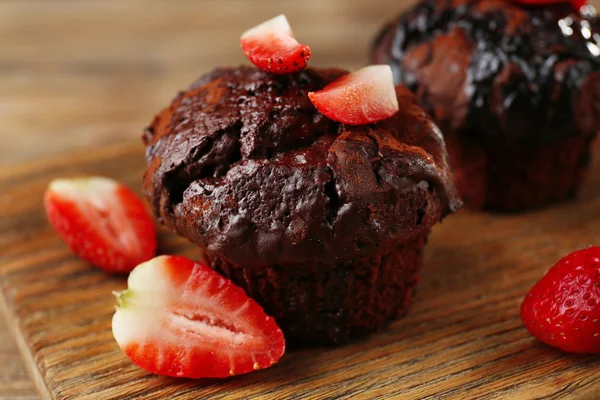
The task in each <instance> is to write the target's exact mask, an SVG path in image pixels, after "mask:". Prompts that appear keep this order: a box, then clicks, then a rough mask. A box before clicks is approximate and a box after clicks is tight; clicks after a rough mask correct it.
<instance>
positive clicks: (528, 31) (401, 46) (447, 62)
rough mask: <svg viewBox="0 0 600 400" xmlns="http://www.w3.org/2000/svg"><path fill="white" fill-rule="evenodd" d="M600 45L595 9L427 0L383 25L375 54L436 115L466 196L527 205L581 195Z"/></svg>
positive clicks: (598, 123)
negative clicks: (579, 9)
mask: <svg viewBox="0 0 600 400" xmlns="http://www.w3.org/2000/svg"><path fill="white" fill-rule="evenodd" d="M599 46H600V22H599V21H598V19H597V18H596V16H595V10H594V9H593V8H592V7H591V6H586V7H583V8H582V9H581V12H578V11H576V10H575V9H574V8H573V7H571V6H570V5H569V4H554V5H540V6H523V5H519V4H516V3H512V2H509V1H505V0H425V1H422V2H420V3H418V5H416V6H415V7H414V8H412V9H411V10H409V11H407V12H405V13H403V14H402V15H400V17H399V18H397V19H396V20H395V21H393V22H392V23H390V24H388V25H387V26H386V27H385V28H384V29H383V30H382V32H381V33H380V34H379V36H378V37H377V39H376V40H375V43H374V47H373V50H372V61H373V62H375V63H380V64H390V65H391V66H392V70H393V71H394V79H395V81H396V83H400V84H404V85H406V86H407V87H408V88H409V89H410V90H411V91H413V92H414V93H415V95H416V98H417V101H418V102H419V104H421V105H422V106H423V107H424V108H425V109H426V110H427V111H428V112H429V113H430V114H431V115H432V116H433V117H434V120H435V122H437V124H438V126H439V127H440V128H441V130H442V132H443V134H444V137H445V139H446V145H447V147H448V152H449V155H450V162H451V165H452V167H453V170H454V174H455V181H456V185H457V188H458V190H459V193H460V194H461V197H462V198H463V200H464V201H465V203H466V204H467V205H468V206H470V207H475V208H480V207H484V208H487V209H491V210H500V211H517V210H523V209H528V208H535V207H540V206H544V205H547V204H550V203H552V202H555V201H560V200H564V199H566V198H568V197H570V196H573V195H574V194H576V192H577V190H578V188H579V187H580V185H581V183H582V181H583V179H584V176H585V172H586V170H587V168H588V165H589V162H590V147H591V144H592V142H593V140H594V138H595V137H596V134H597V133H598V130H599V129H600V58H599V56H600V47H599Z"/></svg>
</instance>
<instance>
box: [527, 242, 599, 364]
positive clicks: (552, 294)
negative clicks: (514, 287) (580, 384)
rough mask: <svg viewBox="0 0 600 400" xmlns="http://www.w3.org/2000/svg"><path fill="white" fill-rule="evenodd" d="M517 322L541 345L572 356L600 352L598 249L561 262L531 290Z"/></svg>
mask: <svg viewBox="0 0 600 400" xmlns="http://www.w3.org/2000/svg"><path fill="white" fill-rule="evenodd" d="M521 319H522V320H523V323H524V324H525V327H526V328H527V330H529V332H530V333H531V334H532V335H533V336H535V337H536V338H538V339H539V340H541V341H542V342H544V343H546V344H548V345H550V346H553V347H558V348H559V349H562V350H565V351H568V352H572V353H600V247H589V248H587V249H584V250H579V251H576V252H574V253H571V254H569V255H567V256H566V257H564V258H563V259H561V260H560V261H559V262H558V263H557V264H556V265H555V266H554V267H552V268H551V269H550V271H548V273H547V274H546V275H545V276H544V277H543V278H542V279H541V280H540V281H539V282H538V283H537V284H536V285H535V286H534V287H533V288H532V289H531V291H530V292H529V293H528V294H527V296H526V297H525V299H524V300H523V303H522V305H521Z"/></svg>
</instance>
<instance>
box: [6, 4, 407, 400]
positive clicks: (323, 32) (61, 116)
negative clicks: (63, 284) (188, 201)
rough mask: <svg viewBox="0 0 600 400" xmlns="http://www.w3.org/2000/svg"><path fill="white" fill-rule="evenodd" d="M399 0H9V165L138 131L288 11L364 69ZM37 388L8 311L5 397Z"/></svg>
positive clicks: (316, 58) (313, 36) (320, 61)
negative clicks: (244, 37)
mask: <svg viewBox="0 0 600 400" xmlns="http://www.w3.org/2000/svg"><path fill="white" fill-rule="evenodd" d="M402 3H403V1H402V0H401V1H397V0H396V1H394V0H369V1H361V0H246V1H244V0H204V1H192V0H189V1H178V2H176V4H175V2H163V1H135V0H119V1H112V2H108V1H93V0H92V1H85V2H77V1H75V0H73V1H69V0H46V1H39V2H38V1H22V0H4V1H2V2H0V49H2V50H1V52H0V121H1V122H0V141H1V142H2V150H3V152H2V153H3V154H2V158H0V169H3V168H11V166H14V165H17V164H23V163H26V162H31V161H32V160H35V159H36V158H38V157H47V156H50V155H54V154H61V153H64V152H67V151H69V150H72V149H79V148H81V149H84V148H86V147H90V146H95V145H101V144H105V143H110V142H115V141H119V140H121V139H128V138H136V137H137V136H138V135H139V134H140V132H141V130H142V128H143V127H144V126H145V124H147V123H148V122H149V121H150V119H151V117H152V115H153V113H154V112H155V111H157V110H158V109H159V108H160V107H162V106H163V105H165V104H166V103H167V101H169V100H170V98H171V97H172V96H173V94H174V93H175V92H176V91H177V90H179V89H181V88H184V87H186V86H187V85H188V83H190V82H191V81H192V80H193V79H194V78H196V77H197V76H198V75H200V74H202V73H204V72H207V71H209V70H210V69H211V68H213V67H215V66H219V65H236V64H239V63H244V62H245V59H244V57H243V55H242V53H241V52H240V51H239V45H238V43H239V41H238V39H239V35H240V33H241V32H242V31H243V30H245V29H246V28H249V27H251V26H252V25H253V24H255V23H258V22H261V21H263V20H265V19H268V18H270V17H272V16H275V15H277V14H280V13H285V14H286V15H287V16H288V19H289V20H290V23H291V24H292V26H293V28H294V31H295V33H296V36H297V37H298V38H300V39H301V40H303V41H305V42H306V43H308V44H310V45H311V48H312V49H313V60H312V61H311V64H312V65H323V66H326V65H335V66H343V67H347V68H355V67H358V66H361V65H363V64H365V63H366V59H367V57H366V56H367V52H368V44H369V41H370V39H371V38H372V36H373V35H374V34H375V32H376V31H377V29H378V27H379V25H380V24H381V23H382V21H384V20H386V19H388V18H389V17H390V16H391V14H394V13H396V12H397V11H399V10H400V9H402V8H403V4H402ZM35 398H37V395H36V392H35V389H34V386H33V384H32V383H30V381H29V379H28V377H27V374H26V372H25V367H24V365H23V363H22V362H21V359H20V357H19V352H18V351H17V349H16V347H15V346H14V344H13V341H12V339H11V338H10V335H9V333H8V330H7V328H6V326H5V324H4V321H2V319H1V318H0V399H11V400H16V399H19V400H25V399H27V400H29V399H35Z"/></svg>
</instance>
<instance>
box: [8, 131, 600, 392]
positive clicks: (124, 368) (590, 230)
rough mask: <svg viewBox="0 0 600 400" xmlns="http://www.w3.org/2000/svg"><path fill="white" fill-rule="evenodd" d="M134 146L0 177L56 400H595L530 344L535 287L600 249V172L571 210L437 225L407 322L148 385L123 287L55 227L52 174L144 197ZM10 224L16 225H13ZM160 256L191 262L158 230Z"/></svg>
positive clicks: (15, 264) (37, 345) (139, 154)
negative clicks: (121, 305) (115, 330)
mask: <svg viewBox="0 0 600 400" xmlns="http://www.w3.org/2000/svg"><path fill="white" fill-rule="evenodd" d="M143 165H144V161H143V149H142V146H141V145H140V144H139V143H137V142H133V143H131V142H124V143H122V144H118V145H113V146H108V147H100V148H97V149H94V150H90V151H87V152H86V153H82V152H74V153H72V154H67V155H63V156H62V157H59V158H55V159H52V160H50V161H44V162H38V163H36V164H31V165H26V166H23V167H20V168H15V169H13V170H12V171H4V172H0V193H2V194H1V195H0V203H1V204H2V207H1V208H0V221H2V222H1V223H0V233H1V234H0V238H1V239H0V285H1V287H2V293H3V294H4V297H3V303H4V308H5V311H6V314H7V315H8V316H9V318H10V319H11V325H12V327H13V328H14V329H15V333H16V335H17V338H18V341H19V342H20V343H21V344H22V345H23V347H24V348H23V349H22V350H24V352H25V357H26V362H27V363H29V364H30V365H31V366H32V370H33V371H34V372H35V373H36V374H38V376H39V379H38V382H37V383H38V389H40V391H41V393H42V394H43V397H44V398H53V399H60V400H63V399H186V400H187V399H203V398H210V399H226V398H231V399H237V398H239V399H312V398H317V399H325V398H336V399H346V398H347V399H349V398H365V399H385V398H402V399H439V398H444V399H484V398H485V399H487V398H490V399H491V398H507V399H511V398H518V399H534V398H540V397H544V396H548V397H551V398H555V399H563V398H567V399H568V398H574V399H583V398H589V399H597V398H599V397H600V358H598V357H597V356H573V355H568V354H565V353H562V352H560V351H557V350H554V349H551V348H548V347H546V346H544V345H542V344H540V343H539V342H537V341H536V340H534V339H533V338H532V337H530V336H529V335H528V333H527V332H526V331H525V329H524V328H523V326H522V325H521V322H520V319H519V304H520V301H521V299H522V297H523V295H524V294H525V292H526V291H527V289H528V288H529V287H530V286H531V285H532V284H533V283H534V282H535V281H536V280H537V279H538V278H539V277H540V276H541V275H542V274H543V273H544V271H545V270H546V269H547V268H548V267H549V266H551V265H552V264H553V263H554V262H555V261H556V260H557V259H558V258H559V257H560V256H561V255H563V254H565V253H567V252H569V251H571V250H573V249H577V248H580V247H584V246H587V245H589V244H591V243H598V242H599V241H600V173H598V172H600V164H598V163H596V165H595V169H594V171H596V172H597V173H596V174H592V179H591V181H590V182H588V184H587V186H586V188H585V190H584V192H583V194H582V196H581V197H580V198H579V199H578V200H577V201H575V202H570V203H567V204H563V205H560V206H556V207H553V208H550V209H548V210H545V211H539V212H535V213H530V214H525V215H514V216H506V215H488V214H483V213H470V212H465V211H463V212H460V213H459V214H458V215H455V216H453V217H451V218H449V219H448V220H447V221H446V222H445V223H444V224H442V225H440V226H438V227H436V229H435V231H434V234H433V235H432V237H431V241H430V244H429V245H428V247H427V253H426V254H427V256H426V267H425V269H424V271H423V273H422V276H423V280H422V284H421V288H420V291H419V294H418V296H417V299H416V302H415V305H414V307H413V308H412V310H411V312H410V314H409V316H408V317H407V318H405V319H403V320H400V321H397V322H396V323H394V324H393V325H392V326H391V327H389V328H388V329H386V330H384V331H383V332H381V333H379V334H376V335H373V336H371V337H369V338H367V339H366V340H363V341H359V342H356V343H354V344H351V345H348V346H344V347H340V348H337V349H313V350H303V351H293V352H289V353H288V354H287V355H286V356H285V357H284V358H283V359H282V361H281V362H280V364H278V365H277V366H276V367H274V368H272V369H270V370H266V371H261V372H258V373H255V374H251V375H248V376H240V377H236V378H233V379H228V380H224V381H218V380H200V381H186V380H174V379H167V378H161V377H155V376H151V375H149V374H147V373H145V372H144V371H142V370H140V369H138V368H137V367H135V366H134V365H133V364H132V363H131V362H130V361H129V360H128V359H127V358H126V357H125V356H124V355H123V354H122V353H121V351H120V350H119V348H118V347H117V345H116V343H115V342H114V340H113V338H112V334H111V330H110V322H111V316H112V314H113V312H114V309H113V306H114V303H115V300H114V298H113V297H112V296H111V291H113V290H121V289H123V288H124V287H125V280H124V278H114V277H109V276H107V275H105V274H104V273H102V272H99V271H97V270H95V269H94V268H92V267H90V266H88V265H86V264H85V263H84V262H82V261H80V260H79V259H77V258H76V257H75V256H73V255H72V254H71V253H70V251H69V250H68V249H67V248H66V246H65V245H64V244H63V243H62V242H61V240H60V239H59V238H58V237H57V236H56V235H55V234H54V233H53V231H52V229H51V228H50V227H49V226H48V224H47V222H46V220H45V216H44V213H43V210H42V203H41V201H42V200H41V199H42V193H43V191H44V189H45V188H46V185H47V183H48V181H49V180H50V179H51V178H53V177H58V176H71V175H75V174H76V175H78V174H82V173H84V174H101V175H105V176H109V177H112V178H116V179H119V180H121V181H123V182H125V183H126V184H128V185H130V186H131V187H132V188H135V189H139V187H140V182H139V181H140V179H139V177H140V175H141V173H142V169H143ZM8 216H10V218H7V217H8ZM160 243H161V251H162V252H165V253H170V254H184V255H187V256H189V257H194V256H197V252H196V250H195V249H194V247H193V246H192V245H190V244H188V243H187V242H185V241H184V240H182V239H180V238H178V237H176V236H175V235H173V234H171V233H169V232H166V231H161V234H160Z"/></svg>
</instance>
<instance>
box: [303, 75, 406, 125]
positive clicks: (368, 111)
mask: <svg viewBox="0 0 600 400" xmlns="http://www.w3.org/2000/svg"><path fill="white" fill-rule="evenodd" d="M308 97H309V98H310V101H312V103H313V104H314V105H315V107H317V109H318V110H319V111H320V112H322V113H323V114H325V115H326V116H327V117H329V118H331V119H333V120H334V121H338V122H342V123H344V124H349V125H364V124H369V123H372V122H377V121H381V120H382V119H386V118H389V117H391V116H392V115H394V114H396V113H397V112H398V98H397V96H396V89H395V87H394V79H393V76H392V69H391V68H390V67H389V66H388V65H371V66H369V67H365V68H362V69H360V70H358V71H356V72H352V73H350V74H348V75H345V76H342V77H341V78H339V79H338V80H336V81H334V82H332V83H330V84H329V85H327V86H325V88H324V89H322V90H319V91H318V92H309V93H308Z"/></svg>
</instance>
